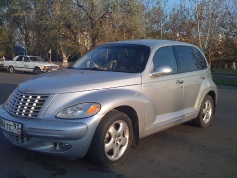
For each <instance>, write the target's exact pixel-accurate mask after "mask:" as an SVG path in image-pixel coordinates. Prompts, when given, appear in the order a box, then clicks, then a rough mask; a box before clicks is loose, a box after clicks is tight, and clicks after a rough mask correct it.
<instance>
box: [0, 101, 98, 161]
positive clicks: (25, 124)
mask: <svg viewBox="0 0 237 178" xmlns="http://www.w3.org/2000/svg"><path fill="white" fill-rule="evenodd" d="M0 117H1V118H2V119H4V120H8V121H11V122H17V123H20V124H22V133H21V135H17V134H14V133H11V132H8V131H5V130H3V133H4V135H5V137H6V138H7V139H8V140H10V141H11V142H12V143H13V144H14V145H16V146H19V147H22V148H26V149H29V150H34V151H39V152H43V153H47V154H52V155H55V156H62V157H66V158H70V159H75V158H80V157H83V156H85V155H86V153H87V150H88V149H89V146H90V143H91V140H92V138H93V135H94V132H95V129H96V127H97V124H98V122H99V120H100V117H101V116H98V115H95V116H93V117H91V118H87V122H83V119H82V120H78V121H70V120H61V119H55V118H52V119H51V120H50V119H25V118H20V117H15V116H12V115H10V114H9V113H8V112H7V111H6V110H5V108H4V107H3V106H0ZM84 120H85V119H84Z"/></svg>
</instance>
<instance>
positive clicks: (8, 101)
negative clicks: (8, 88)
mask: <svg viewBox="0 0 237 178" xmlns="http://www.w3.org/2000/svg"><path fill="white" fill-rule="evenodd" d="M13 93H14V91H13V92H12V93H11V94H10V95H9V97H8V98H7V100H6V101H5V103H4V107H5V108H6V109H7V108H8V105H9V103H10V100H11V98H12V95H13Z"/></svg>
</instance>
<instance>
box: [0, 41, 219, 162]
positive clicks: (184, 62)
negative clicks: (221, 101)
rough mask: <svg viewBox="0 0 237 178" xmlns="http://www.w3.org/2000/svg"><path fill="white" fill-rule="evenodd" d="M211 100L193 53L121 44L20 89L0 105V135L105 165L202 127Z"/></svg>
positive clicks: (204, 69) (158, 44) (184, 48)
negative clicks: (154, 138) (151, 140)
mask: <svg viewBox="0 0 237 178" xmlns="http://www.w3.org/2000/svg"><path fill="white" fill-rule="evenodd" d="M217 96H218V93H217V87H216V85H215V83H214V82H213V80H212V75H211V71H210V67H209V66H208V63H207V61H206V59H205V57H204V55H203V53H202V52H201V51H200V50H199V49H198V48H197V47H196V46H194V45H191V44H188V43H183V42H177V41H165V40H135V41H121V42H115V43H109V44H105V45H102V46H98V47H97V48H95V49H93V50H92V51H90V52H88V53H87V54H85V55H84V56H83V57H81V58H80V59H79V60H78V61H76V62H75V63H74V64H73V66H72V67H71V68H68V69H62V70H59V71H56V72H53V73H47V74H43V75H41V76H39V77H35V78H33V79H31V80H28V81H26V82H24V83H22V84H20V85H19V86H18V88H17V89H16V90H15V91H14V92H13V93H12V94H11V95H10V96H9V98H8V99H7V101H6V102H5V104H4V105H2V106H0V128H2V130H3V133H4V135H5V136H6V138H7V139H9V140H10V141H11V142H12V143H13V144H15V145H16V146H20V147H22V148H26V149H30V150H35V151H39V152H42V153H47V154H51V155H57V156H63V157H67V158H71V159H73V158H79V157H83V156H85V155H86V154H88V155H89V157H90V158H91V160H92V161H94V162H96V163H99V164H102V165H105V166H110V165H114V164H117V163H119V162H121V161H122V160H124V159H125V157H126V156H127V155H128V154H129V152H128V151H129V149H130V147H131V145H132V144H139V139H140V138H143V137H146V136H148V135H151V134H154V133H156V132H158V131H162V130H164V129H167V128H170V127H172V126H175V125H178V124H181V123H184V122H187V121H191V120H192V121H193V122H194V124H195V125H196V126H199V127H207V126H208V125H209V124H210V123H211V122H212V119H213V115H214V113H215V106H216V102H217Z"/></svg>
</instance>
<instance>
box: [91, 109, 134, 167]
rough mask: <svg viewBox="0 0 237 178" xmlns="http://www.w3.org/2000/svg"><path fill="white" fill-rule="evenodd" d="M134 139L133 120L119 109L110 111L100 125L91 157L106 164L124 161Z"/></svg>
mask: <svg viewBox="0 0 237 178" xmlns="http://www.w3.org/2000/svg"><path fill="white" fill-rule="evenodd" d="M132 139H133V128H132V122H131V120H130V119H129V117H128V116H127V115H126V114H124V113H122V112H119V111H116V110H113V111H111V112H109V113H108V114H107V115H106V116H105V117H104V118H103V120H102V121H101V123H100V124H99V125H98V127H97V129H96V132H95V135H94V137H93V140H92V143H91V146H90V149H89V152H88V154H89V157H90V159H91V160H92V161H93V162H95V163H98V164H102V165H104V166H113V165H115V164H118V163H120V162H121V161H123V160H124V159H125V158H126V156H127V154H128V151H129V149H130V148H131V143H132Z"/></svg>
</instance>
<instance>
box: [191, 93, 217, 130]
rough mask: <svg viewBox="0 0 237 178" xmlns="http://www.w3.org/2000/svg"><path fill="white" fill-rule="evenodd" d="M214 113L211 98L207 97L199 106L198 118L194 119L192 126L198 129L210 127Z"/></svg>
mask: <svg viewBox="0 0 237 178" xmlns="http://www.w3.org/2000/svg"><path fill="white" fill-rule="evenodd" d="M213 112H214V104H213V99H212V97H211V96H209V95H207V96H206V97H205V98H204V100H203V102H202V105H201V108H200V111H199V113H198V116H197V117H196V118H195V119H194V124H195V125H196V126H198V127H207V126H208V125H210V123H211V121H212V118H213Z"/></svg>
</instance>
